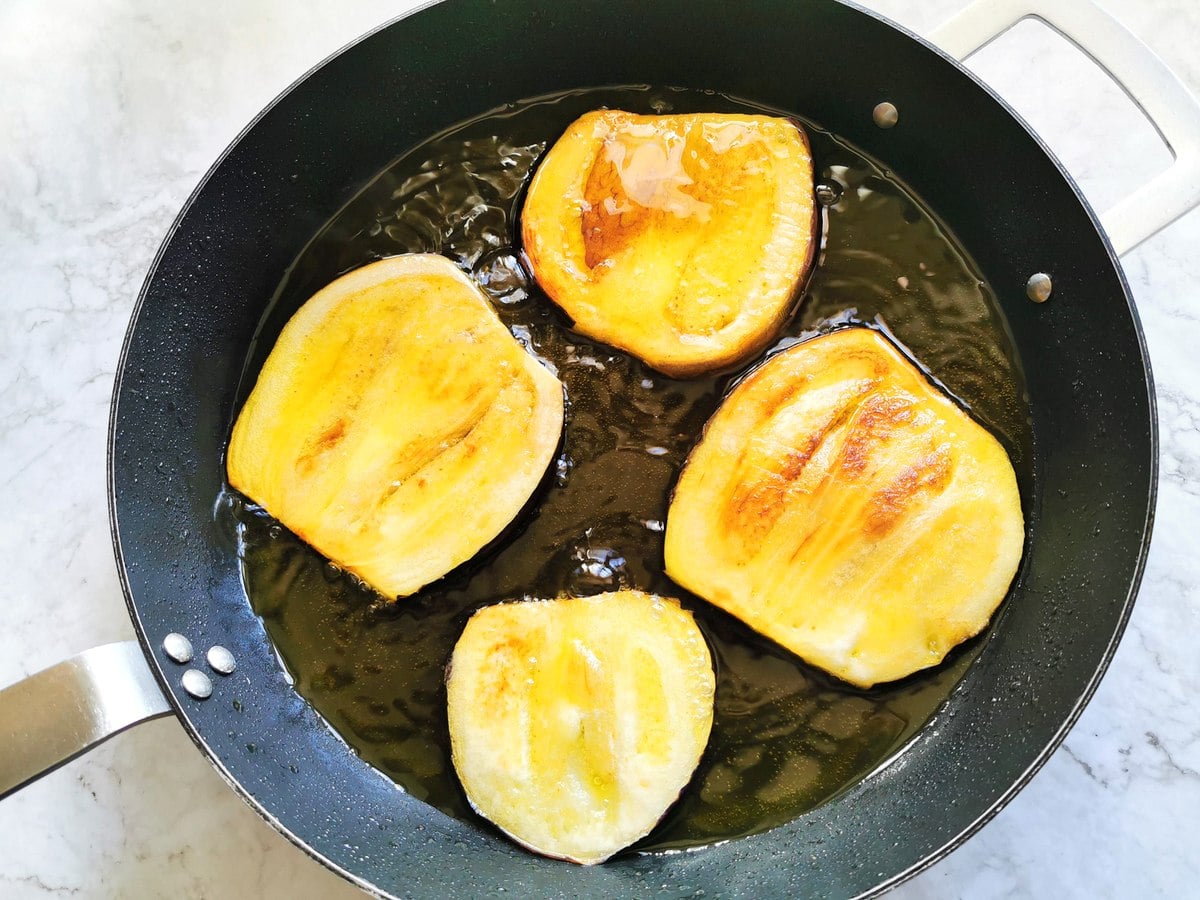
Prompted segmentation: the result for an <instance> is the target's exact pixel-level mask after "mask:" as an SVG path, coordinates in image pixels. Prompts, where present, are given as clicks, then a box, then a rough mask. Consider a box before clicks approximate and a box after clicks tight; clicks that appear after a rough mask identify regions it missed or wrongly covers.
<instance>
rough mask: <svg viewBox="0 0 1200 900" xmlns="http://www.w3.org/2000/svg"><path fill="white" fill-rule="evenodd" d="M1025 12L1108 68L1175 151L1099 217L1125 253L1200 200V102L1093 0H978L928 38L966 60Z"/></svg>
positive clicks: (1107, 70)
mask: <svg viewBox="0 0 1200 900" xmlns="http://www.w3.org/2000/svg"><path fill="white" fill-rule="evenodd" d="M1028 18H1036V19H1040V20H1041V21H1042V22H1044V23H1046V24H1047V25H1049V26H1050V27H1051V28H1053V29H1054V30H1055V31H1057V32H1058V33H1059V34H1061V35H1062V36H1063V37H1065V38H1066V39H1067V40H1069V41H1070V42H1071V43H1073V44H1074V45H1075V46H1076V47H1078V48H1079V49H1080V50H1082V51H1083V52H1084V53H1086V54H1087V55H1088V56H1089V57H1091V59H1092V60H1093V61H1095V62H1096V64H1097V65H1099V66H1100V68H1102V69H1104V71H1105V72H1107V73H1108V74H1109V76H1110V77H1111V78H1112V79H1113V81H1115V82H1116V83H1117V84H1118V85H1119V86H1120V87H1121V89H1122V90H1123V91H1125V93H1126V94H1127V95H1128V96H1129V99H1130V100H1132V101H1133V102H1134V103H1136V104H1137V106H1138V108H1139V109H1141V111H1142V112H1143V113H1144V114H1145V116H1146V118H1147V119H1148V120H1149V121H1150V124H1151V125H1153V126H1154V128H1155V130H1156V131H1157V132H1158V135H1159V137H1161V138H1162V140H1163V143H1165V144H1166V145H1167V148H1168V149H1169V150H1170V151H1171V154H1172V155H1173V156H1174V157H1175V161H1174V162H1173V163H1172V164H1171V167H1170V168H1168V169H1167V170H1166V171H1165V172H1163V173H1161V174H1160V175H1158V176H1156V177H1155V178H1154V179H1152V180H1151V181H1150V182H1149V183H1148V184H1147V185H1145V186H1144V187H1142V188H1140V189H1139V190H1137V191H1136V192H1134V193H1133V194H1130V195H1129V196H1128V197H1126V198H1125V199H1124V200H1122V201H1121V202H1120V203H1118V204H1117V205H1116V206H1114V207H1113V208H1112V209H1110V210H1108V211H1107V212H1105V213H1104V214H1103V215H1102V216H1101V217H1100V221H1101V224H1102V225H1103V226H1104V230H1105V231H1106V232H1108V238H1109V241H1110V242H1111V243H1112V246H1113V249H1114V250H1116V252H1117V254H1118V255H1120V256H1123V255H1125V254H1126V253H1128V252H1129V251H1130V250H1132V249H1133V248H1134V247H1136V246H1137V245H1138V244H1140V243H1141V242H1142V241H1144V240H1146V238H1148V237H1151V236H1152V235H1155V234H1157V233H1158V232H1159V231H1161V230H1162V229H1164V228H1166V227H1167V226H1168V225H1170V224H1171V223H1172V222H1174V221H1175V220H1176V219H1178V218H1179V217H1180V216H1182V215H1183V214H1184V213H1186V212H1188V211H1189V210H1190V209H1192V208H1194V207H1195V206H1198V205H1200V103H1197V101H1196V98H1195V97H1193V96H1192V94H1191V93H1190V92H1189V91H1188V89H1187V88H1186V87H1184V85H1183V83H1182V82H1181V81H1180V80H1179V79H1178V78H1176V77H1175V74H1174V73H1173V72H1172V71H1171V70H1170V69H1168V68H1167V66H1166V64H1165V63H1164V62H1163V61H1162V60H1161V59H1159V58H1158V57H1157V56H1156V55H1155V54H1154V52H1153V51H1152V50H1151V49H1150V48H1149V47H1147V46H1146V45H1145V44H1143V43H1142V42H1141V41H1140V40H1138V39H1137V38H1136V37H1134V35H1133V34H1131V33H1130V32H1129V31H1128V30H1126V28H1125V27H1124V26H1123V25H1121V23H1120V22H1118V21H1117V20H1116V19H1114V18H1113V17H1112V16H1110V15H1109V14H1108V13H1106V12H1104V11H1103V10H1102V9H1100V8H1099V7H1098V6H1096V5H1095V4H1094V3H1092V2H1091V0H975V2H974V3H972V4H971V5H970V6H968V7H966V8H965V9H963V10H962V11H961V12H959V13H958V14H956V15H955V16H953V17H952V18H951V19H950V20H949V21H947V22H945V23H944V24H942V25H941V26H940V27H938V28H936V29H934V30H933V31H932V32H931V33H930V34H929V35H928V39H929V40H930V41H931V42H932V43H934V44H936V45H937V46H938V47H940V48H941V49H942V50H944V51H945V52H946V53H948V54H950V55H951V56H953V57H954V58H955V59H957V60H960V61H961V60H964V59H966V58H967V57H968V56H970V55H971V54H972V53H974V52H975V51H976V50H979V49H980V48H982V47H984V46H986V45H987V44H989V43H990V42H992V41H993V40H995V39H996V38H998V37H999V36H1000V35H1002V34H1003V33H1004V32H1006V31H1007V30H1008V29H1009V28H1011V27H1012V26H1014V25H1016V24H1017V23H1018V22H1020V21H1022V20H1023V19H1028Z"/></svg>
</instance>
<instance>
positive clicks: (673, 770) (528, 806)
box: [447, 590, 715, 865]
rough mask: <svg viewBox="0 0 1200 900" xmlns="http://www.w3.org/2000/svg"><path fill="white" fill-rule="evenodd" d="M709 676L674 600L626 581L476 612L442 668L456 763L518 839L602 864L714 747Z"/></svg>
mask: <svg viewBox="0 0 1200 900" xmlns="http://www.w3.org/2000/svg"><path fill="white" fill-rule="evenodd" d="M714 691H715V677H714V674H713V667H712V658H711V656H710V655H709V651H708V645H707V644H706V643H705V641H704V636H703V635H702V634H701V632H700V629H699V628H698V627H697V626H696V623H695V620H694V619H693V618H692V614H691V613H690V612H687V611H685V610H683V609H681V608H680V606H679V603H678V602H677V601H675V600H671V599H666V598H662V597H656V596H653V595H651V594H645V593H642V592H640V591H632V590H624V591H615V592H611V593H607V594H600V595H597V596H593V597H577V598H563V599H558V600H527V601H521V602H516V603H504V604H500V605H497V606H490V607H486V608H484V609H482V610H480V611H479V612H477V613H475V615H474V616H472V617H471V620H470V621H469V622H468V623H467V627H466V629H465V630H464V631H463V633H462V636H461V637H460V638H459V640H458V643H457V645H455V648H454V655H453V658H452V661H451V665H450V672H449V676H448V678H447V695H448V704H449V705H448V717H449V723H450V742H451V750H452V754H453V759H454V767H455V769H456V770H457V772H458V777H459V779H460V781H461V782H462V786H463V789H464V790H465V791H466V794H467V798H468V799H469V800H470V802H471V805H472V806H473V807H474V808H475V809H476V810H477V811H478V812H479V813H480V814H481V815H483V816H485V817H486V818H488V819H490V820H491V821H492V822H494V823H495V824H496V825H497V826H499V827H500V828H501V830H503V831H504V832H505V833H506V834H508V835H510V836H511V837H512V838H513V839H515V840H516V841H517V842H519V843H520V844H522V845H524V846H526V847H528V848H529V849H531V850H534V851H536V852H538V853H542V854H545V855H546V856H552V857H556V858H560V859H566V860H570V861H572V862H577V863H583V864H585V865H591V864H594V863H599V862H603V861H604V860H606V859H607V858H608V857H610V856H611V855H612V854H614V853H616V852H617V851H618V850H620V849H622V848H623V847H627V846H629V845H630V844H631V843H633V842H634V841H636V840H638V839H639V838H641V837H643V836H645V835H646V834H647V833H649V831H650V829H651V828H653V827H654V825H655V824H656V823H657V822H658V820H659V819H660V818H662V815H663V813H665V812H666V810H667V809H668V807H670V805H671V804H672V803H673V802H674V801H675V799H676V797H678V796H679V792H680V791H682V790H683V788H684V787H685V786H686V785H687V783H688V781H689V780H690V779H691V777H692V772H693V770H694V769H695V768H696V765H697V763H699V761H700V756H701V754H702V753H703V752H704V747H705V745H706V744H707V743H708V735H709V731H710V730H711V728H712V719H713V695H714Z"/></svg>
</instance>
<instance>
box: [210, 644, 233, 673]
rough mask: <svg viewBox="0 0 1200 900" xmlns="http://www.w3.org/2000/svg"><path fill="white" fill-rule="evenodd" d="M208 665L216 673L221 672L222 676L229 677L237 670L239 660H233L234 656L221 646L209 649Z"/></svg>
mask: <svg viewBox="0 0 1200 900" xmlns="http://www.w3.org/2000/svg"><path fill="white" fill-rule="evenodd" d="M208 664H209V665H210V666H212V670H213V671H214V672H220V673H221V674H222V675H229V674H231V673H232V672H233V670H234V669H236V668H237V660H236V659H234V658H233V654H232V653H230V652H229V651H228V650H226V649H225V648H224V647H222V646H221V645H220V644H217V645H216V646H215V647H209V648H208Z"/></svg>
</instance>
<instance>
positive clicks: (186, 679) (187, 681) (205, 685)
mask: <svg viewBox="0 0 1200 900" xmlns="http://www.w3.org/2000/svg"><path fill="white" fill-rule="evenodd" d="M179 683H180V684H182V685H183V689H184V690H185V691H187V692H188V693H189V694H191V695H192V696H193V697H195V698H196V699H197V700H207V699H208V698H209V697H211V696H212V692H213V686H212V679H210V678H209V677H208V676H207V675H205V674H204V673H203V672H201V671H200V670H199V669H188V670H187V671H186V672H184V673H183V677H182V678H180V679H179Z"/></svg>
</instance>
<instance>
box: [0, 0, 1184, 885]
mask: <svg viewBox="0 0 1200 900" xmlns="http://www.w3.org/2000/svg"><path fill="white" fill-rule="evenodd" d="M1047 2H1050V3H1052V2H1053V0H1047ZM408 5H409V4H408V3H406V2H404V0H391V2H379V3H363V2H350V3H341V4H321V5H316V4H294V3H285V2H283V0H254V2H246V3H234V2H218V3H211V4H136V3H133V2H131V0H94V2H84V0H63V2H59V3H53V4H51V3H37V2H33V0H8V2H7V3H5V4H0V86H2V87H0V460H2V462H3V465H0V489H2V490H3V495H4V497H5V498H6V501H7V502H6V505H5V511H4V514H3V515H2V516H0V547H3V548H4V550H5V552H6V554H7V559H8V563H7V565H6V567H5V575H6V578H5V588H4V592H3V600H2V601H0V604H2V605H3V610H4V612H3V617H2V621H3V627H2V628H0V684H7V683H8V682H10V681H13V680H16V679H17V678H20V677H21V676H23V675H26V674H29V673H31V672H33V671H36V670H37V669H40V668H42V667H44V666H46V665H49V664H52V663H54V662H56V661H58V660H59V659H61V658H63V657H65V656H68V655H70V654H72V653H75V652H78V651H79V650H82V649H85V648H87V647H89V646H93V645H95V644H99V643H103V642H106V641H111V640H118V639H122V638H126V637H129V636H131V634H132V631H131V628H130V625H129V622H128V618H127V617H126V614H125V610H124V603H123V601H122V599H121V594H120V588H119V586H118V583H117V578H116V573H115V567H114V563H113V559H112V550H111V546H110V542H109V536H108V522H107V509H106V496H105V475H104V472H105V432H106V427H107V417H108V403H109V398H110V394H111V390H112V380H113V375H114V370H115V366H116V361H117V356H118V352H119V349H120V343H121V339H122V336H123V334H124V330H125V326H126V323H127V321H128V318H129V315H130V312H131V310H132V307H133V303H134V300H135V298H136V296H137V292H138V289H139V287H140V285H141V282H142V279H143V277H144V275H145V272H146V270H147V268H148V267H149V265H150V262H151V260H152V258H153V255H154V253H155V251H156V249H157V247H158V244H159V242H160V241H161V239H162V236H163V234H164V233H165V231H166V229H167V228H168V226H169V225H170V222H171V220H172V219H173V218H174V216H175V214H176V212H177V211H178V209H179V208H180V206H181V205H182V204H183V202H184V200H185V199H186V197H187V196H188V194H189V193H190V192H191V190H192V189H193V187H194V186H195V184H196V183H197V181H198V180H199V178H200V177H201V175H202V174H203V172H204V171H205V170H206V169H207V168H208V166H209V165H210V163H211V162H212V160H213V159H215V158H216V157H217V155H218V154H219V153H220V152H221V151H222V149H223V148H224V147H225V146H226V145H227V144H228V142H229V141H230V140H232V139H233V137H234V136H235V135H236V134H237V133H238V131H239V130H240V129H241V128H242V127H243V125H244V124H245V123H246V122H248V121H249V120H250V119H251V118H252V116H253V115H254V114H255V113H256V112H257V111H258V110H259V109H260V108H261V107H262V106H263V105H265V104H266V103H267V102H268V101H270V99H271V98H272V97H274V96H275V95H276V94H277V93H279V92H280V91H281V90H282V89H284V88H285V87H286V86H287V85H288V84H289V83H290V82H291V81H292V80H293V79H294V78H296V77H298V76H299V75H300V74H302V73H303V72H304V71H305V70H306V69H307V68H309V67H310V66H311V65H313V64H314V63H315V62H317V61H319V60H320V59H322V58H323V57H324V56H326V55H327V54H329V53H331V52H332V51H334V50H336V49H337V48H338V47H339V46H341V45H342V44H344V43H346V42H347V41H349V40H351V39H352V38H354V37H355V36H357V35H358V34H360V33H362V32H364V31H366V30H368V29H369V28H372V27H374V26H375V25H377V24H378V23H379V22H381V21H383V20H385V19H387V18H389V17H391V16H392V15H394V14H396V13H397V12H399V11H402V10H403V9H404V8H406V7H407V6H408ZM867 5H868V6H870V7H872V8H875V9H878V10H879V11H881V12H883V13H884V14H886V15H889V16H891V17H892V18H894V19H896V20H897V21H900V22H902V23H903V24H905V25H907V26H908V27H910V28H912V29H914V30H916V31H923V30H927V29H928V28H929V27H931V26H932V25H934V24H936V23H937V22H938V21H940V20H941V19H942V18H944V17H945V16H946V15H948V14H949V13H951V12H953V11H954V10H955V9H957V8H958V6H959V3H958V2H953V0H931V2H926V3H917V2H916V0H873V2H869V3H868V4H867ZM1104 5H1105V6H1106V7H1108V8H1109V9H1111V10H1112V11H1113V12H1114V13H1115V14H1116V15H1117V16H1118V17H1119V18H1121V19H1122V20H1123V21H1124V22H1125V23H1126V24H1127V25H1128V26H1129V27H1130V28H1132V29H1133V30H1134V31H1135V32H1136V33H1138V34H1139V35H1140V36H1142V37H1143V39H1144V40H1146V41H1147V42H1148V43H1149V44H1150V45H1151V46H1152V47H1153V48H1154V49H1155V50H1156V51H1157V52H1158V53H1159V54H1160V55H1162V56H1163V57H1164V58H1165V59H1166V60H1167V61H1168V62H1169V63H1170V64H1171V65H1172V66H1173V67H1174V68H1175V70H1176V71H1177V72H1178V73H1179V74H1180V76H1181V77H1182V78H1183V79H1184V80H1185V81H1186V82H1187V83H1188V85H1189V86H1190V87H1191V89H1192V90H1193V92H1196V93H1200V55H1198V54H1197V53H1196V51H1195V49H1194V48H1195V47H1197V46H1200V8H1197V7H1194V6H1192V5H1190V4H1181V3H1179V2H1177V0H1106V2H1105V4H1104ZM971 65H972V67H973V68H974V69H975V70H976V71H977V72H978V73H979V74H980V75H981V76H982V77H984V78H985V79H986V80H988V81H989V83H991V84H993V85H994V86H996V87H997V89H998V90H999V91H1000V93H1001V94H1002V95H1003V96H1005V97H1006V98H1007V99H1008V100H1009V101H1010V102H1012V103H1013V104H1014V105H1015V106H1016V107H1017V108H1018V110H1019V111H1021V112H1022V114H1023V115H1025V116H1026V117H1027V118H1028V119H1029V120H1030V121H1031V123H1032V124H1033V125H1034V126H1035V127H1036V128H1038V130H1039V132H1041V133H1042V134H1043V136H1044V137H1045V138H1046V139H1047V140H1048V142H1049V143H1050V145H1051V146H1052V147H1053V148H1054V149H1055V151H1056V152H1057V153H1058V154H1059V155H1060V157H1061V158H1062V159H1063V160H1064V162H1065V163H1066V164H1067V166H1068V167H1069V168H1070V169H1071V171H1072V172H1073V173H1074V174H1075V176H1076V178H1077V179H1078V180H1079V182H1080V184H1081V185H1082V187H1083V189H1084V190H1085V192H1086V193H1087V194H1088V196H1089V198H1091V199H1092V201H1093V202H1094V203H1095V204H1096V206H1097V207H1098V208H1101V209H1102V208H1105V207H1107V206H1109V205H1111V204H1112V203H1113V202H1115V201H1116V200H1118V199H1119V198H1120V197H1121V196H1123V194H1124V192H1125V191H1127V190H1129V189H1132V188H1134V187H1136V186H1137V185H1138V184H1140V183H1142V182H1144V181H1145V180H1146V179H1147V178H1148V177H1149V176H1150V175H1152V174H1153V173H1154V171H1156V170H1157V169H1159V168H1161V167H1162V166H1164V165H1166V163H1167V161H1168V160H1169V156H1168V155H1167V154H1166V152H1165V151H1164V150H1163V149H1162V148H1161V146H1159V145H1158V144H1157V143H1156V140H1155V138H1154V136H1153V133H1152V132H1151V131H1150V130H1149V128H1148V127H1147V126H1145V125H1144V124H1142V123H1140V121H1139V118H1138V116H1137V115H1136V113H1135V112H1134V111H1133V110H1132V108H1131V106H1130V104H1129V103H1128V101H1127V100H1125V98H1124V97H1123V95H1121V94H1120V92H1119V91H1118V90H1117V89H1116V88H1114V87H1112V86H1111V85H1110V84H1108V83H1107V82H1106V81H1105V79H1104V78H1103V77H1102V76H1100V75H1099V74H1098V73H1097V72H1095V71H1094V70H1092V69H1091V68H1090V64H1089V63H1087V62H1086V61H1085V60H1083V58H1082V57H1081V56H1079V55H1078V54H1077V53H1076V52H1075V51H1073V50H1072V49H1070V48H1069V47H1068V46H1067V45H1065V44H1064V43H1063V42H1062V41H1061V40H1059V39H1058V38H1056V37H1054V36H1053V35H1052V34H1050V33H1049V32H1048V31H1047V30H1046V29H1044V28H1043V27H1041V26H1039V25H1036V24H1033V23H1026V24H1024V25H1022V26H1020V27H1019V28H1018V29H1016V30H1014V32H1013V33H1012V34H1010V35H1009V36H1008V37H1007V38H1005V39H1003V40H1002V41H1000V42H998V43H997V44H995V45H993V46H992V47H989V48H988V49H986V50H985V51H983V52H982V53H980V54H979V55H978V56H976V57H975V58H974V59H973V60H972V62H971ZM1197 247H1200V214H1197V213H1192V214H1190V215H1188V216H1187V217H1185V218H1184V219H1182V220H1180V221H1179V222H1178V223H1176V224H1175V225H1174V226H1172V227H1171V228H1170V229H1168V230H1167V231H1165V232H1163V233H1162V234H1161V235H1159V236H1158V237H1156V238H1154V239H1152V240H1151V241H1149V242H1148V243H1146V244H1145V245H1143V246H1142V247H1141V248H1140V249H1138V250H1136V251H1135V252H1134V253H1132V254H1130V255H1129V256H1128V257H1126V259H1125V260H1124V264H1125V270H1126V274H1127V276H1128V278H1129V282H1130V286H1131V288H1132V291H1133V294H1134V296H1135V298H1136V300H1137V303H1138V309H1139V312H1140V315H1141V317H1142V321H1143V324H1144V326H1145V329H1146V339H1147V342H1148V345H1149V348H1150V354H1151V358H1152V361H1153V365H1154V372H1155V378H1156V381H1157V385H1158V404H1159V409H1158V414H1159V424H1160V428H1161V437H1162V476H1161V486H1160V496H1159V505H1158V516H1157V524H1156V528H1155V538H1154V543H1153V546H1152V549H1151V552H1150V559H1149V564H1148V567H1147V570H1146V576H1145V580H1144V584H1143V587H1142V591H1141V595H1140V599H1139V600H1138V604H1137V606H1136V609H1135V611H1134V614H1133V618H1132V620H1131V622H1130V625H1129V629H1128V631H1127V633H1126V637H1125V640H1124V641H1123V642H1122V644H1121V647H1120V650H1119V651H1118V653H1117V656H1116V659H1115V661H1114V663H1113V665H1112V668H1111V669H1110V671H1109V674H1108V676H1107V677H1106V678H1105V680H1104V682H1103V683H1102V684H1101V686H1100V689H1099V691H1098V692H1097V694H1096V696H1095V698H1094V699H1093V701H1092V703H1091V705H1090V706H1089V707H1088V709H1087V710H1086V712H1085V713H1084V715H1083V717H1082V718H1081V719H1080V721H1079V723H1078V724H1077V726H1076V727H1075V729H1074V730H1073V731H1072V732H1071V734H1070V736H1069V737H1068V739H1067V742H1066V744H1065V745H1064V746H1063V748H1062V749H1061V750H1060V751H1059V752H1058V753H1056V754H1055V755H1054V757H1053V758H1052V759H1051V760H1050V762H1049V763H1048V764H1047V765H1046V767H1045V768H1044V769H1043V770H1042V772H1041V773H1040V774H1038V775H1037V777H1036V778H1035V779H1034V780H1033V782H1032V783H1031V784H1030V785H1029V786H1028V787H1027V788H1026V789H1025V790H1024V791H1022V792H1021V794H1019V795H1018V796H1017V798H1016V799H1015V800H1014V801H1013V802H1012V803H1011V804H1010V805H1009V807H1008V808H1006V809H1005V810H1004V811H1003V812H1001V813H1000V815H999V816H997V818H996V819H995V820H994V821H993V822H992V823H991V824H989V825H988V826H987V827H986V828H984V830H983V831H982V832H980V833H979V834H978V835H977V836H976V837H974V838H973V839H971V840H970V841H969V842H968V843H967V844H966V845H965V846H963V847H962V848H960V849H959V850H957V851H956V852H954V853H953V854H951V855H950V856H949V857H948V858H947V859H945V860H944V861H942V862H941V863H939V864H938V865H936V866H934V867H933V868H932V869H930V870H929V871H927V872H925V873H923V874H922V875H920V876H919V877H917V878H916V879H914V880H913V881H911V882H909V883H908V884H906V885H904V886H903V887H902V888H900V889H899V890H898V891H897V892H896V896H900V897H905V898H926V897H929V898H941V897H972V898H976V897H985V898H987V897H996V898H999V897H1045V896H1055V897H1088V898H1090V897H1135V896H1136V897H1147V896H1154V897H1184V896H1196V895H1197V891H1198V890H1200V887H1198V886H1197V880H1198V879H1200V850H1198V849H1197V848H1198V847H1200V839H1198V838H1197V834H1198V833H1200V711H1198V706H1197V703H1196V700H1195V698H1196V696H1197V694H1198V693H1200V654H1198V653H1197V652H1196V649H1195V647H1196V640H1197V638H1196V636H1197V635H1200V559H1198V555H1197V553H1196V551H1195V547H1196V532H1197V530H1200V362H1198V361H1197V352H1196V348H1197V347H1198V346H1200V289H1198V288H1197V286H1196V282H1197V279H1198V277H1200V262H1198V261H1197V253H1196V248H1197ZM0 836H2V839H0V896H3V897H6V898H9V897H12V898H41V897H47V896H59V895H64V896H65V895H71V896H80V897H133V896H137V897H157V896H162V897H167V896H170V897H180V898H182V897H218V896H234V897H247V896H262V897H279V898H283V897H289V898H308V897H312V898H316V897H321V898H334V897H353V896H359V895H358V893H357V891H355V890H354V889H353V888H351V887H350V886H349V885H347V884H345V883H343V882H342V881H340V880H339V879H338V878H336V877H335V876H334V875H332V874H330V873H328V872H326V871H325V870H324V869H322V868H321V867H320V866H318V865H317V864H316V863H314V862H312V861H311V860H310V859H308V857H306V856H305V855H304V854H303V853H301V852H300V851H299V850H297V849H295V848H294V847H292V846H291V845H290V844H289V843H288V842H287V841H285V840H284V839H283V838H281V837H279V836H278V835H277V834H276V833H275V832H274V831H272V830H271V829H270V828H269V827H268V826H267V825H266V824H264V823H263V822H262V821H261V820H260V819H259V818H258V816H257V815H256V814H254V813H253V812H252V811H251V810H250V809H249V808H248V807H246V806H245V805H244V804H243V803H242V802H241V801H240V800H239V799H237V797H236V796H235V795H234V794H233V793H232V792H231V791H230V790H229V789H228V788H227V787H226V786H225V784H224V783H223V782H222V781H221V779H220V778H219V777H218V776H217V775H216V774H215V772H214V771H213V770H212V768H211V767H210V766H209V764H208V763H207V762H206V761H205V760H204V759H203V757H202V756H201V755H200V754H199V753H198V752H197V751H196V750H195V749H194V748H193V747H192V745H191V743H190V742H189V741H188V739H187V738H186V737H185V736H184V734H183V732H182V730H181V729H180V727H179V726H178V725H177V724H176V723H175V721H174V720H171V719H165V720H161V721H157V722H153V723H150V724H148V725H144V726H141V727H139V728H136V729H134V730H132V731H130V732H127V733H126V734H123V735H121V736H119V737H117V738H115V739H114V740H112V741H111V742H109V743H108V744H106V745H104V746H103V747H101V748H100V749H99V750H97V751H95V752H93V753H91V754H89V755H88V756H86V757H84V758H81V759H79V760H76V761H75V762H73V763H71V764H69V765H68V766H66V767H64V768H62V769H60V770H59V771H58V772H56V773H54V774H52V775H51V776H49V777H47V778H45V779H43V780H42V781H40V782H38V783H36V784H34V785H33V786H32V787H30V788H28V789H26V790H25V791H23V792H21V793H19V794H17V795H15V796H13V797H11V798H9V799H7V800H5V801H4V802H3V803H0Z"/></svg>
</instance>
